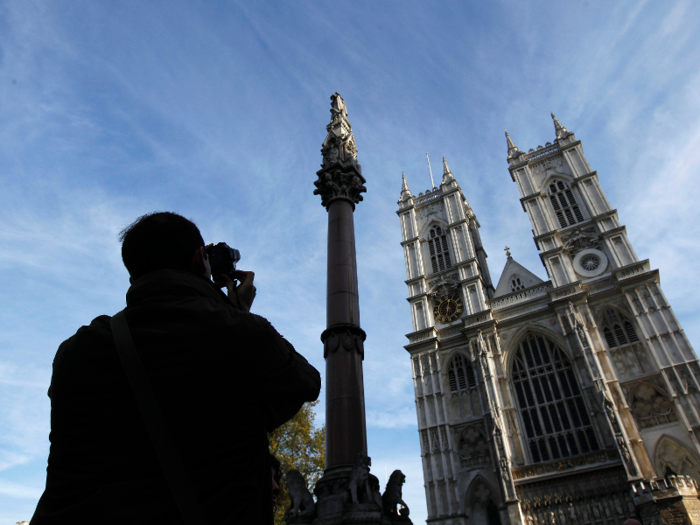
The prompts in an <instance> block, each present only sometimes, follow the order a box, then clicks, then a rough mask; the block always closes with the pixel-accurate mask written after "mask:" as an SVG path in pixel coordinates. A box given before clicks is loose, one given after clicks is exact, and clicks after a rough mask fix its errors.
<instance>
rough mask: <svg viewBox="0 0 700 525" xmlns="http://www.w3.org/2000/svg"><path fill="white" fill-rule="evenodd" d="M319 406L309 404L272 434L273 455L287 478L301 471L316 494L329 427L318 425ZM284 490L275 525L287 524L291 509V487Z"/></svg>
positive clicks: (314, 403) (324, 460) (324, 457)
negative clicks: (290, 472)
mask: <svg viewBox="0 0 700 525" xmlns="http://www.w3.org/2000/svg"><path fill="white" fill-rule="evenodd" d="M317 404H318V401H314V402H313V403H305V404H304V406H302V407H301V409H300V410H299V412H297V414H296V415H295V416H294V417H293V418H292V419H290V420H289V421H287V422H286V423H285V424H284V425H282V426H281V427H279V428H278V429H277V430H275V431H274V432H272V433H271V434H268V438H269V440H270V452H272V453H273V454H274V455H275V457H277V459H278V460H279V462H280V463H281V464H282V473H283V475H284V474H286V473H287V472H289V471H290V470H291V469H296V470H298V471H299V472H301V473H302V475H303V476H304V478H306V483H307V486H308V487H309V490H310V491H311V492H312V493H313V488H314V486H315V485H316V482H317V481H318V480H319V478H320V477H321V476H322V475H323V469H324V468H325V466H326V426H325V425H324V426H323V427H321V428H319V429H317V428H316V427H315V426H314V418H315V416H316V414H314V411H313V407H315V406H316V405H317ZM281 487H282V490H281V491H280V494H279V496H278V498H277V505H276V507H275V525H280V524H281V523H284V522H283V521H282V517H283V516H284V511H285V510H286V509H287V507H288V506H289V493H288V492H287V488H286V486H285V485H284V484H282V486H281Z"/></svg>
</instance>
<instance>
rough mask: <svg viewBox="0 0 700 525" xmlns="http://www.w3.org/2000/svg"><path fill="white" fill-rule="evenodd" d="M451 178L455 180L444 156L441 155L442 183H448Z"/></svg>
mask: <svg viewBox="0 0 700 525" xmlns="http://www.w3.org/2000/svg"><path fill="white" fill-rule="evenodd" d="M453 180H455V176H454V175H452V172H451V171H450V167H449V166H448V165H447V161H446V160H445V157H442V183H443V184H449V183H450V182H452V181H453Z"/></svg>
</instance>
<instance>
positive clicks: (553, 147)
mask: <svg viewBox="0 0 700 525" xmlns="http://www.w3.org/2000/svg"><path fill="white" fill-rule="evenodd" d="M557 151H559V145H558V144H557V143H554V144H552V145H551V146H547V147H546V148H542V149H537V150H535V151H533V152H532V153H528V154H526V155H525V158H526V159H527V160H530V161H532V160H535V159H539V158H540V157H545V156H547V155H549V154H551V153H556V152H557Z"/></svg>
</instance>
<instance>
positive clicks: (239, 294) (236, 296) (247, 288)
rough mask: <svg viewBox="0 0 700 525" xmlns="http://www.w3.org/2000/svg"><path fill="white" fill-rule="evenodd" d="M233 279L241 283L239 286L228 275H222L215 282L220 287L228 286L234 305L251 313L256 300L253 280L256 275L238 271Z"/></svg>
mask: <svg viewBox="0 0 700 525" xmlns="http://www.w3.org/2000/svg"><path fill="white" fill-rule="evenodd" d="M233 277H234V278H235V279H237V280H238V281H240V282H239V283H238V285H236V284H234V282H233V281H232V280H231V279H230V278H229V276H228V275H220V276H219V278H218V279H217V280H216V281H215V283H216V284H218V285H219V286H226V290H227V291H228V297H229V299H231V301H232V302H233V303H234V304H237V305H238V306H239V307H240V308H241V309H242V310H243V311H244V312H249V311H250V307H251V306H253V301H254V300H255V294H256V290H255V285H254V284H253V280H254V279H255V274H254V273H253V272H244V271H242V270H236V271H235V272H234V274H233Z"/></svg>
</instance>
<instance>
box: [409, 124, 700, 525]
mask: <svg viewBox="0 0 700 525" xmlns="http://www.w3.org/2000/svg"><path fill="white" fill-rule="evenodd" d="M552 118H553V120H554V127H555V133H556V139H555V140H554V142H553V143H552V144H550V143H547V145H546V146H545V147H541V146H540V147H538V148H537V149H536V150H532V149H531V150H530V151H529V152H528V153H524V152H522V151H520V150H519V149H518V148H517V147H516V146H515V145H514V143H513V141H512V140H511V139H510V137H509V136H508V133H507V132H506V138H507V144H508V163H509V171H510V174H511V178H512V179H513V181H514V182H515V183H516V184H517V185H518V188H519V190H520V193H521V196H522V198H521V203H522V206H523V208H524V209H525V211H526V212H527V214H528V216H529V218H530V221H531V223H532V229H533V234H534V240H535V243H536V245H537V247H538V249H539V251H540V257H541V259H542V262H543V263H544V266H545V268H546V270H547V274H548V275H549V278H550V280H549V281H546V282H543V281H542V280H541V279H539V278H538V277H537V276H536V275H534V274H533V273H532V272H530V271H528V270H527V269H526V268H524V267H523V266H521V265H520V264H518V263H517V262H516V261H515V260H514V259H513V258H512V257H510V255H509V254H508V259H507V263H506V266H505V268H504V270H503V273H502V275H501V277H500V279H499V281H498V283H497V284H496V285H495V286H494V284H493V282H492V280H491V277H490V274H489V269H488V266H487V264H486V253H485V252H484V249H483V247H482V243H481V240H480V237H479V222H478V220H477V218H476V216H475V214H474V212H473V210H472V208H471V207H470V206H469V203H468V202H467V200H466V198H465V197H464V195H463V193H462V190H461V188H460V186H459V184H458V182H457V180H456V179H455V177H454V175H453V174H452V172H451V171H450V168H449V167H448V166H447V162H445V161H444V160H443V171H444V173H443V178H442V183H441V184H440V187H439V188H437V187H434V188H432V190H430V191H428V192H427V193H425V194H419V195H418V196H413V195H412V194H411V192H410V190H409V188H408V185H407V184H406V179H405V177H404V180H403V187H402V191H401V197H400V199H399V202H398V205H399V210H398V212H397V213H398V215H399V218H400V221H401V233H402V242H401V245H402V246H403V249H404V254H405V262H406V273H407V280H406V284H407V286H408V302H409V304H410V310H411V316H412V320H413V332H412V333H410V334H408V335H407V337H408V339H409V344H408V345H406V347H405V348H406V350H407V351H408V353H409V354H410V357H411V361H412V365H413V374H414V375H413V377H414V386H415V396H416V408H417V415H418V427H419V432H420V442H421V447H422V452H421V455H422V459H423V473H424V481H425V491H426V497H427V502H428V521H429V523H431V524H438V523H439V524H445V525H447V524H470V525H471V524H482V523H483V524H488V525H520V524H532V525H545V524H547V525H549V524H564V525H588V524H591V525H598V524H600V525H612V524H620V525H621V524H622V523H623V522H624V521H625V520H626V519H629V518H635V519H637V520H640V521H641V522H642V523H643V524H644V525H652V524H653V525H656V524H661V523H672V522H673V523H678V524H681V523H697V524H700V502H699V500H698V494H699V493H698V482H700V443H699V442H698V439H699V432H700V392H699V390H698V386H699V384H700V367H699V366H698V358H697V356H696V354H695V352H694V350H693V348H692V347H691V345H690V343H689V341H688V339H687V337H686V336H685V333H684V332H683V329H682V328H681V326H680V324H679V322H678V319H677V318H676V316H675V315H674V313H673V310H672V309H671V306H670V305H669V304H668V302H667V301H666V298H665V297H664V294H663V292H662V290H661V286H660V284H659V274H658V271H657V270H653V269H651V268H650V265H649V261H648V260H639V258H638V257H637V255H636V253H635V251H634V249H633V247H632V245H631V244H630V242H629V240H628V238H627V233H626V230H625V226H624V225H622V224H620V221H619V219H618V215H617V211H616V210H615V209H614V208H612V207H611V206H610V203H609V202H608V200H607V198H606V196H605V194H604V193H603V190H602V189H601V187H600V184H599V182H598V174H597V173H596V172H595V171H593V170H592V169H591V167H590V166H589V164H588V161H587V160H586V157H585V155H584V153H583V148H582V146H581V142H580V141H579V140H576V138H575V136H574V134H573V133H572V132H570V131H568V130H567V129H566V128H564V127H563V126H562V125H561V124H560V123H559V121H558V120H557V119H556V117H554V115H552Z"/></svg>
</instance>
